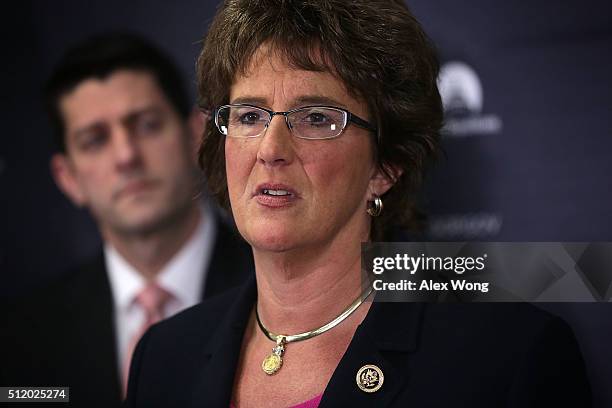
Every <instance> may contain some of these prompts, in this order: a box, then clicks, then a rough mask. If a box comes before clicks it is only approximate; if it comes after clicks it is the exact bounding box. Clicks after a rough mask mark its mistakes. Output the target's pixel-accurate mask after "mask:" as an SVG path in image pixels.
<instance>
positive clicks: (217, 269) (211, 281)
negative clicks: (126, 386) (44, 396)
mask: <svg viewBox="0 0 612 408" xmlns="http://www.w3.org/2000/svg"><path fill="white" fill-rule="evenodd" d="M215 221H216V222H217V228H216V229H217V234H216V238H215V243H214V248H213V251H212V253H211V260H210V262H209V264H208V266H207V268H208V273H207V277H206V280H205V282H204V291H205V292H204V293H203V298H207V297H210V296H213V295H215V294H218V293H221V292H223V291H224V290H227V289H230V288H231V287H235V286H240V285H241V284H243V283H244V282H245V280H248V278H249V277H250V276H251V275H252V274H253V257H252V252H251V248H250V246H249V245H248V244H246V242H244V241H243V240H242V239H241V238H239V236H238V235H237V233H236V232H235V231H234V230H233V229H232V227H231V226H230V225H229V224H228V223H226V222H225V221H223V220H222V219H221V218H220V216H217V217H215ZM113 315H114V312H113V299H112V292H111V288H110V283H109V281H108V275H107V272H106V266H105V262H104V257H103V255H102V254H101V253H100V254H99V255H98V256H97V257H95V258H94V259H92V260H91V261H90V262H87V263H84V264H82V265H80V266H79V267H77V268H75V269H74V270H73V271H72V272H71V273H68V274H66V275H65V276H63V277H62V278H61V279H60V280H58V281H56V282H54V283H53V284H52V285H50V286H48V287H45V288H44V289H42V290H40V291H37V292H36V293H33V294H32V295H31V296H28V297H27V298H24V299H18V300H16V301H14V302H12V303H11V304H8V305H0V386H65V387H70V404H69V405H68V406H69V407H83V408H114V407H119V406H121V403H122V400H121V386H120V379H119V368H118V367H117V354H116V353H117V352H116V336H115V326H114V322H113ZM0 405H1V404H0ZM44 405H45V404H43V403H36V404H34V406H36V407H39V408H40V407H42V406H44ZM60 405H61V406H64V404H59V405H58V404H57V403H50V406H60ZM20 406H23V407H25V406H26V404H20Z"/></svg>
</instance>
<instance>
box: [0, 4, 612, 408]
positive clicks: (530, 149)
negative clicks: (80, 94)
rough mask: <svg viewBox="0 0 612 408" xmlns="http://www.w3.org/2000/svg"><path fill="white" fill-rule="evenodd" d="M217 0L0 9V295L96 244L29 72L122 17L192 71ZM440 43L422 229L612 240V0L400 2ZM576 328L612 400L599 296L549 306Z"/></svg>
mask: <svg viewBox="0 0 612 408" xmlns="http://www.w3.org/2000/svg"><path fill="white" fill-rule="evenodd" d="M216 3H217V2H216V1H201V0H200V1H194V0H188V1H183V2H181V3H180V4H176V3H170V2H165V1H158V2H151V1H144V0H140V1H132V2H123V1H119V0H105V1H98V2H93V3H91V2H81V1H54V2H47V1H34V2H30V3H28V2H22V3H20V5H19V6H13V8H12V9H8V8H5V9H4V11H3V14H4V19H6V20H7V21H5V23H4V24H3V27H5V29H6V30H7V34H5V36H4V37H5V43H7V49H6V50H5V53H4V58H3V61H4V69H3V72H4V75H3V81H5V82H6V83H5V84H3V87H2V89H3V90H4V92H3V96H4V98H3V102H2V106H3V109H2V117H3V123H2V124H3V129H4V134H3V135H2V136H1V137H0V217H1V218H0V272H2V282H3V283H2V285H1V286H0V296H12V295H16V294H19V293H23V292H26V291H29V290H32V288H34V287H36V286H39V285H43V284H44V283H45V282H47V281H49V280H51V279H53V278H55V277H57V276H58V275H59V274H61V273H62V272H61V271H62V270H64V269H65V268H66V267H67V266H68V265H70V264H71V263H74V262H75V260H77V259H79V258H82V257H84V256H86V255H88V254H91V253H93V252H95V251H96V250H97V249H98V245H99V238H98V236H97V233H96V231H95V227H94V225H93V223H92V222H91V220H90V219H89V217H88V216H87V214H85V213H83V212H79V211H77V210H75V209H74V208H72V206H71V205H70V204H69V203H68V202H67V201H66V200H65V199H64V198H63V197H62V196H61V194H60V193H59V192H58V191H57V189H56V188H55V186H54V185H53V182H52V180H51V177H50V173H49V164H48V160H49V155H50V151H51V137H50V130H49V127H48V123H47V121H46V119H45V117H44V114H43V111H42V105H41V102H40V86H41V84H42V83H43V81H44V79H45V78H46V76H47V75H48V74H49V72H50V70H51V68H52V66H53V64H54V63H55V62H56V61H57V59H58V58H59V56H60V55H61V53H62V52H63V51H64V50H65V49H66V47H67V46H68V45H70V44H72V43H74V42H75V41H77V40H80V39H82V38H84V37H86V36H88V35H90V34H93V33H96V32H99V31H103V30H107V29H130V30H132V31H136V32H139V33H142V34H144V35H146V36H148V37H149V38H151V39H153V40H154V41H156V42H157V43H158V44H159V45H160V46H162V48H164V49H166V50H167V51H168V52H169V53H170V54H171V55H173V56H175V57H176V60H177V62H178V63H179V65H180V66H181V68H182V69H183V71H184V72H185V76H186V78H188V79H189V80H190V81H191V82H192V83H193V75H194V74H193V64H194V61H195V57H196V55H197V52H198V50H199V44H198V41H199V40H200V39H201V37H202V34H203V33H204V32H205V30H206V27H207V24H208V22H209V20H210V18H211V16H212V15H213V13H214V9H215V7H216ZM408 4H409V6H410V7H411V8H412V10H413V12H414V13H415V14H416V15H417V17H418V18H419V19H420V21H421V22H422V23H423V25H424V26H425V28H426V30H427V31H428V32H429V34H430V36H431V37H432V39H433V40H434V42H435V43H436V45H437V46H438V48H439V52H440V56H441V58H442V61H443V70H442V75H441V79H440V81H441V82H440V87H441V90H442V94H443V97H444V101H445V106H446V107H447V127H446V131H445V137H444V146H445V149H446V152H447V158H446V159H442V160H441V161H440V163H439V164H438V166H437V168H436V169H435V171H434V172H433V173H432V174H431V177H430V180H429V182H428V186H427V194H426V195H425V199H424V203H425V204H426V207H427V208H428V209H429V212H430V213H431V227H430V230H429V236H430V237H431V238H432V239H442V240H447V239H453V240H464V239H480V240H498V241H596V240H607V241H612V228H611V227H612V190H611V189H610V185H611V184H612V183H610V176H611V175H612V160H610V158H611V153H610V151H611V149H612V140H611V136H612V120H611V119H610V116H611V114H612V98H611V97H610V92H611V91H612V79H611V77H610V72H612V56H611V55H612V53H611V52H610V50H612V17H611V16H612V6H611V3H610V2H608V1H603V0H602V1H597V0H588V1H580V2H579V1H577V0H576V1H561V2H559V1H552V0H540V1H538V2H525V1H519V0H516V1H507V2H501V1H500V2H491V1H487V0H472V1H469V2H457V1H453V0H438V1H431V0H410V1H409V2H408ZM548 307H549V308H552V309H553V310H554V311H556V312H558V313H560V314H562V315H563V316H564V317H565V318H566V319H567V320H569V321H570V323H571V324H572V325H573V327H574V329H575V330H576V332H577V334H578V336H579V339H580V342H581V345H582V347H583V352H584V353H585V357H586V358H587V364H588V368H589V372H590V375H591V377H592V382H593V384H594V387H595V394H596V400H597V401H598V404H599V406H612V391H611V389H610V387H608V386H607V385H609V384H612V353H611V352H610V351H609V344H611V343H612V312H611V310H612V309H611V308H610V304H589V305H568V304H558V305H550V306H548Z"/></svg>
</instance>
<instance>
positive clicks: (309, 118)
mask: <svg viewBox="0 0 612 408" xmlns="http://www.w3.org/2000/svg"><path fill="white" fill-rule="evenodd" d="M303 120H304V122H307V123H309V124H311V125H321V124H326V123H328V122H329V118H328V117H327V115H324V114H322V113H320V112H311V113H309V114H308V115H306V117H304V119H303Z"/></svg>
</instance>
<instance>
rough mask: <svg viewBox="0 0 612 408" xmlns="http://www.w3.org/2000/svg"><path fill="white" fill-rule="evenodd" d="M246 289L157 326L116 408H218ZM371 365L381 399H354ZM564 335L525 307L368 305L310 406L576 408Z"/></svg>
mask: <svg viewBox="0 0 612 408" xmlns="http://www.w3.org/2000/svg"><path fill="white" fill-rule="evenodd" d="M255 296H256V292H255V283H254V281H251V282H248V283H247V284H245V285H244V286H243V287H242V288H236V289H233V290H232V291H230V292H227V293H226V294H224V295H221V296H218V297H215V298H212V299H210V300H207V301H205V302H203V303H202V304H200V305H197V306H195V307H193V308H190V309H188V310H186V311H184V312H182V313H180V314H178V315H176V316H175V317H173V318H171V319H168V320H166V321H163V322H161V323H159V324H157V325H155V326H153V327H151V329H150V330H149V331H148V332H147V333H146V334H145V335H144V336H143V338H142V340H141V341H140V343H139V345H138V346H137V349H136V352H135V354H134V358H133V360H132V367H131V371H130V380H129V386H128V397H127V400H126V406H127V407H128V408H136V407H147V408H155V407H193V408H195V407H212V408H217V407H218V408H227V407H229V403H230V398H231V394H232V387H233V381H234V374H235V370H236V365H237V362H238V358H239V355H240V348H241V342H242V337H243V333H244V330H245V327H246V324H247V321H248V318H249V313H250V311H251V310H252V308H253V305H254V302H255ZM365 364H375V365H377V366H378V367H380V368H381V369H382V371H383V373H384V376H385V379H384V383H383V386H382V388H381V389H380V390H379V391H377V392H374V393H371V394H367V393H364V392H363V391H361V390H360V389H358V387H357V385H356V380H355V376H356V373H357V371H358V370H359V368H360V367H362V366H363V365H365ZM590 401H591V396H590V389H589V384H588V381H587V378H586V374H585V369H584V364H583V361H582V358H581V355H580V352H579V349H578V346H577V344H576V342H575V340H574V336H573V334H572V331H571V329H570V328H569V327H568V326H567V325H566V324H565V323H564V322H563V321H562V320H560V319H559V318H557V317H554V316H552V315H550V314H548V313H546V312H544V311H541V310H539V309H536V308H535V307H533V306H530V305H527V304H518V303H514V304H510V303H506V304H501V303H500V304H482V303H480V304H425V303H374V304H373V305H372V307H371V308H370V311H369V313H368V315H367V317H366V318H365V320H364V321H363V323H362V324H361V325H360V326H359V328H358V329H357V331H356V333H355V336H354V338H353V340H352V341H351V343H350V345H349V348H348V349H347V351H346V354H345V355H344V356H343V358H342V360H341V361H340V363H339V365H338V367H337V368H336V370H335V372H334V374H333V376H332V378H331V380H330V382H329V384H328V385H327V388H326V389H325V392H324V394H323V399H322V401H321V405H320V407H321V408H326V407H412V408H417V407H470V408H474V407H487V408H491V407H496V408H497V407H538V408H541V407H588V406H590V404H591V402H590Z"/></svg>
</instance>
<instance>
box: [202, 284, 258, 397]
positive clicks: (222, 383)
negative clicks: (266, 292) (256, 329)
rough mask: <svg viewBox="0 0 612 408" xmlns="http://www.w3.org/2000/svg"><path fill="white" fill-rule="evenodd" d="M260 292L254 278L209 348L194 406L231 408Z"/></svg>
mask: <svg viewBox="0 0 612 408" xmlns="http://www.w3.org/2000/svg"><path fill="white" fill-rule="evenodd" d="M256 297H257V290H256V286H255V278H254V277H252V278H251V279H249V280H248V282H247V283H246V284H244V285H243V287H242V288H241V290H240V291H239V292H238V296H237V301H236V302H234V303H233V304H232V305H231V306H230V309H229V310H228V312H227V314H226V315H225V316H220V317H219V318H220V319H221V320H222V323H221V324H220V325H219V327H217V328H216V329H215V333H214V334H213V336H212V337H211V338H210V340H209V342H208V344H207V345H206V346H205V349H204V355H205V359H206V360H205V361H207V363H205V365H204V366H203V368H202V370H201V372H200V373H199V379H198V381H197V384H198V386H197V387H196V391H195V392H194V396H193V399H192V402H193V403H192V406H193V407H194V408H196V407H198V408H199V407H229V404H230V401H231V396H232V389H233V386H234V376H235V373H236V367H237V365H238V360H239V357H240V351H241V348H242V337H243V335H244V331H245V328H246V325H247V323H248V320H249V315H250V312H251V309H252V308H253V305H254V304H255V299H256Z"/></svg>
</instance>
